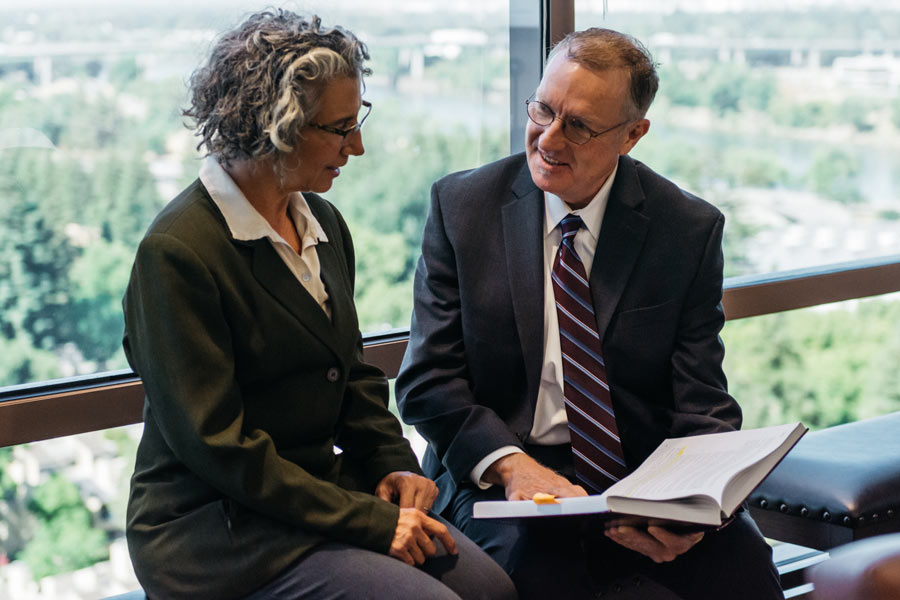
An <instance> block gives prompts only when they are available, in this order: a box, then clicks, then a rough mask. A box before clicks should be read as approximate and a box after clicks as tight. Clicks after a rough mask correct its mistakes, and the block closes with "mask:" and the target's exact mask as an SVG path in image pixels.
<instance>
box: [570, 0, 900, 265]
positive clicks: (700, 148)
mask: <svg viewBox="0 0 900 600" xmlns="http://www.w3.org/2000/svg"><path fill="white" fill-rule="evenodd" d="M604 6H606V7H607V8H608V10H607V13H606V16H605V18H604V16H603V7H604ZM576 26H577V28H585V27H590V26H598V27H609V28H612V29H616V30H619V31H624V32H627V33H630V34H632V35H635V36H636V37H637V38H638V39H640V40H642V41H643V42H644V43H645V44H646V45H647V46H648V48H649V49H650V51H651V52H652V53H653V55H654V57H655V58H656V60H657V61H658V62H659V65H660V66H659V73H660V80H661V81H660V89H659V93H658V95H657V98H656V101H655V103H654V104H653V106H652V107H651V109H650V113H649V115H648V116H649V118H650V120H651V122H652V126H651V128H650V133H649V134H648V135H647V136H646V137H645V138H644V139H643V140H641V141H640V143H639V144H638V145H637V147H636V148H635V149H634V150H633V151H632V155H633V156H634V157H636V158H638V159H640V160H642V161H644V162H646V163H647V164H648V165H649V166H651V167H652V168H654V169H655V170H657V171H659V172H661V173H662V174H664V175H666V176H667V177H669V178H671V179H673V180H674V181H676V182H677V183H679V185H681V186H682V187H684V188H685V189H687V190H689V191H691V192H693V193H696V194H698V195H700V196H702V197H704V198H705V199H706V200H708V201H710V202H712V203H714V204H716V205H717V206H719V207H720V208H721V209H722V210H723V211H724V212H725V213H726V215H727V217H728V222H727V225H726V234H725V235H726V239H725V252H726V276H733V275H745V274H753V273H765V272H770V271H780V270H789V269H795V268H803V267H810V266H815V265H822V264H829V263H835V262H844V261H850V260H856V259H863V258H870V257H876V256H885V255H892V254H898V253H900V210H898V207H900V203H898V200H900V53H898V50H900V46H898V43H897V32H898V31H900V4H898V3H897V2H896V1H895V0H867V1H864V2H831V1H830V0H803V1H800V0H785V1H783V2H759V1H753V0H734V1H731V2H727V3H723V2H714V1H708V2H696V1H670V0H641V1H640V2H615V1H610V2H607V1H605V0H578V1H576Z"/></svg>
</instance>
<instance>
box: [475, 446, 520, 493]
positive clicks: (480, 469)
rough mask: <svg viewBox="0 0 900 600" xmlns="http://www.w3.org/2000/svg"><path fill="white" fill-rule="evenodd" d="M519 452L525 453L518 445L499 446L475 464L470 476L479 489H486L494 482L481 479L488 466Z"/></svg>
mask: <svg viewBox="0 0 900 600" xmlns="http://www.w3.org/2000/svg"><path fill="white" fill-rule="evenodd" d="M517 452H522V453H523V454H524V453H525V451H524V450H522V449H521V448H519V447H518V446H503V447H502V448H497V449H496V450H494V451H493V452H491V453H490V454H488V455H487V456H485V457H484V458H482V459H481V460H480V461H478V464H477V465H475V468H474V469H472V472H471V473H470V474H469V477H471V478H472V483H474V484H475V485H477V486H478V488H479V489H482V490H486V489H488V488H489V487H491V485H492V484H490V483H486V482H484V481H482V480H481V478H482V476H484V472H485V471H487V469H488V467H489V466H491V465H492V464H494V461H497V460H499V459H501V458H503V457H504V456H508V455H510V454H515V453H517Z"/></svg>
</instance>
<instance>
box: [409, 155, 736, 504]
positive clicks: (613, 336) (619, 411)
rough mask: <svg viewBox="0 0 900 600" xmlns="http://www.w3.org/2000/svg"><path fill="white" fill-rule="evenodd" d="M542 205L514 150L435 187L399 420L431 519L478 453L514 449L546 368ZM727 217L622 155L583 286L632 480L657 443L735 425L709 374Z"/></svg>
mask: <svg viewBox="0 0 900 600" xmlns="http://www.w3.org/2000/svg"><path fill="white" fill-rule="evenodd" d="M544 207H545V204H544V196H543V192H541V190H540V189H538V188H537V187H536V186H535V184H534V182H533V181H532V179H531V176H530V173H529V171H528V166H527V164H526V162H525V157H524V155H523V154H519V155H515V156H511V157H508V158H505V159H502V160H500V161H497V162H495V163H492V164H489V165H486V166H484V167H481V168H479V169H476V170H472V171H466V172H461V173H455V174H453V175H449V176H447V177H445V178H443V179H441V180H440V181H438V182H437V183H435V185H434V186H433V188H432V194H431V207H430V213H429V216H428V220H427V224H426V227H425V235H424V241H423V243H422V257H421V259H420V260H419V263H418V268H417V271H416V279H415V288H414V290H415V305H414V309H413V316H412V328H411V333H410V341H409V346H408V348H407V351H406V355H405V357H404V359H403V365H402V367H401V371H400V375H399V377H398V378H397V386H396V391H397V398H398V404H399V406H400V411H401V415H402V416H403V419H404V420H405V421H406V422H407V423H409V424H412V425H415V426H416V427H417V429H418V430H419V432H420V433H421V434H422V435H423V436H424V437H425V439H426V440H427V441H428V449H427V451H426V455H425V458H424V461H423V466H424V468H425V472H426V474H427V475H429V476H430V477H432V478H435V479H436V481H437V483H438V487H439V488H440V489H441V496H440V498H439V500H438V503H437V504H436V508H437V509H441V508H443V507H444V506H445V505H446V503H447V502H448V500H449V497H450V495H452V494H453V492H454V490H455V488H456V486H457V485H458V484H459V483H460V482H464V481H467V480H469V474H470V471H471V470H472V468H473V467H474V466H475V465H476V464H477V463H478V462H479V461H480V460H481V459H482V458H484V457H485V456H486V455H487V454H489V453H490V452H492V451H493V450H496V449H498V448H500V447H503V446H509V445H511V446H519V447H523V444H524V442H525V440H526V438H527V436H528V434H529V432H530V431H531V427H532V423H533V419H534V408H535V404H536V402H537V395H538V386H539V383H540V373H541V368H542V364H543V322H544V266H543V265H544V259H543V234H544ZM723 226H724V218H723V216H722V214H721V213H720V212H719V211H718V210H717V209H716V208H714V207H713V206H711V205H710V204H708V203H706V202H704V201H703V200H701V199H699V198H697V197H695V196H692V195H690V194H688V193H686V192H684V191H682V190H680V189H679V188H678V187H676V186H675V185H674V184H673V183H671V182H669V181H668V180H666V179H664V178H663V177H661V176H659V175H657V174H656V173H654V172H653V171H651V170H650V169H649V168H647V167H646V166H645V165H643V164H641V163H640V162H637V161H635V160H633V159H631V158H630V157H628V156H623V157H620V159H619V169H618V173H617V175H616V179H615V182H614V184H613V187H612V190H611V192H610V196H609V203H608V206H607V209H606V214H605V216H604V219H603V224H602V228H601V231H600V235H599V238H598V240H597V250H596V254H595V257H594V262H593V265H592V269H591V276H590V287H591V295H592V296H593V300H594V307H595V312H596V316H597V328H598V329H597V330H598V331H599V332H600V335H601V343H602V349H603V355H604V360H605V362H606V368H607V374H608V378H609V385H610V390H611V395H612V402H613V406H614V409H615V413H616V420H617V423H618V428H619V433H620V436H621V439H622V445H623V450H624V453H625V459H626V462H627V464H628V467H629V468H630V469H634V468H635V467H636V466H637V465H639V464H640V463H641V462H642V461H643V460H644V459H645V458H646V457H647V455H648V454H649V453H650V452H651V451H652V450H653V449H654V448H655V447H656V446H657V445H658V444H659V443H660V442H661V441H662V440H663V439H665V438H666V437H673V436H682V435H690V434H696V433H705V432H714V431H725V430H729V429H732V428H738V427H739V426H740V422H741V412H740V408H739V407H738V405H737V403H736V402H735V401H734V399H733V398H731V396H729V395H728V393H727V391H726V381H725V376H724V373H723V372H722V367H721V363H722V358H723V352H724V350H723V346H722V343H721V340H720V338H719V336H718V334H719V331H720V330H721V328H722V325H723V324H724V313H723V312H722V307H721V298H722V268H723V258H722V250H721V246H722V229H723Z"/></svg>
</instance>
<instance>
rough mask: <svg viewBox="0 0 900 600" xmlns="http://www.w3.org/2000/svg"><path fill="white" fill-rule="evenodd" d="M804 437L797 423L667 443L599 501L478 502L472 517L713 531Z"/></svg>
mask: <svg viewBox="0 0 900 600" xmlns="http://www.w3.org/2000/svg"><path fill="white" fill-rule="evenodd" d="M806 431H807V428H806V427H805V426H804V425H803V424H802V423H794V424H788V425H776V426H774V427H764V428H761V429H745V430H743V431H729V432H726V433H710V434H707V435H697V436H692V437H684V438H674V439H668V440H665V441H664V442H663V443H662V444H660V445H659V447H658V448H657V449H656V450H654V451H653V453H652V454H651V455H650V456H649V457H647V460H645V461H644V463H643V464H642V465H641V466H640V467H638V468H637V469H636V470H635V471H634V472H633V473H631V474H630V475H629V476H628V477H625V478H624V479H622V480H621V481H619V482H617V483H616V484H615V485H613V486H611V487H610V488H609V489H607V490H606V491H605V492H604V493H603V494H601V495H599V496H584V497H579V498H558V499H556V500H555V502H552V503H549V504H544V503H541V504H538V503H536V502H534V501H532V500H515V501H503V500H501V501H491V502H476V503H475V507H474V515H473V516H474V517H475V518H477V519H482V518H509V517H542V516H553V515H580V514H597V515H598V516H600V517H603V518H609V519H611V520H613V521H614V522H616V523H622V524H632V523H635V522H641V523H646V522H647V521H648V520H649V521H651V522H656V521H657V520H660V521H664V522H669V521H675V522H681V523H689V524H700V525H706V526H711V527H717V526H720V525H722V524H723V523H725V522H727V521H728V519H730V518H731V517H732V516H733V514H734V511H735V510H736V509H737V508H738V507H739V506H740V505H741V503H742V502H743V501H744V500H745V499H746V498H747V496H749V495H750V492H752V491H753V490H754V489H755V488H756V486H758V485H759V484H760V482H762V480H763V479H765V478H766V476H767V475H768V474H769V473H770V472H772V469H774V468H775V466H776V465H777V464H778V463H779V462H780V461H781V459H782V458H784V456H785V455H786V454H787V453H788V451H789V450H790V449H791V448H792V447H793V446H794V444H796V443H797V441H798V440H799V439H800V438H801V437H802V436H803V434H805V433H806ZM629 516H630V517H632V518H629ZM633 517H638V518H637V519H634V518H633Z"/></svg>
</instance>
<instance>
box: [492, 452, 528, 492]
mask: <svg viewBox="0 0 900 600" xmlns="http://www.w3.org/2000/svg"><path fill="white" fill-rule="evenodd" d="M525 460H530V459H529V457H528V455H527V454H525V453H524V452H518V453H515V454H508V455H506V456H502V457H500V458H498V459H497V460H495V461H494V462H493V463H491V466H489V467H488V468H487V470H485V472H484V475H482V479H483V480H485V481H487V482H489V483H493V484H496V485H502V486H503V487H506V486H507V485H508V484H509V482H510V481H511V480H512V478H513V473H514V471H515V470H516V469H517V468H518V465H521V463H522V461H525Z"/></svg>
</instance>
